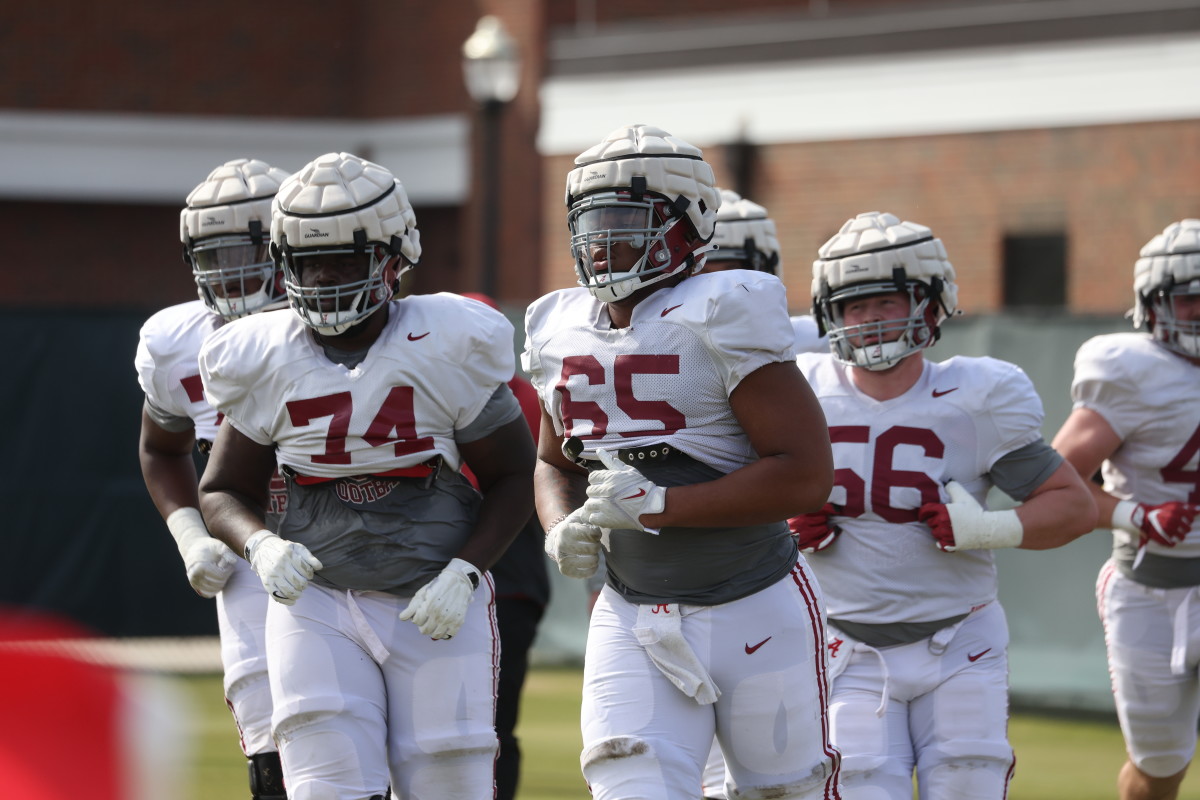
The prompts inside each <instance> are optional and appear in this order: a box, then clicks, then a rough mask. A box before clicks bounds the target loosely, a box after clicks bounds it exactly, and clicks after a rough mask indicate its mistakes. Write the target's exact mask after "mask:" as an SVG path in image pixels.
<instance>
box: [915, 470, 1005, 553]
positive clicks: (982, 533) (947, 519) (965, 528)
mask: <svg viewBox="0 0 1200 800" xmlns="http://www.w3.org/2000/svg"><path fill="white" fill-rule="evenodd" d="M946 491H947V492H948V493H949V495H950V501H949V502H947V503H944V504H943V503H926V504H925V505H923V506H921V510H920V511H918V512H917V514H918V516H919V517H920V518H921V521H922V522H924V523H925V524H926V525H928V526H929V530H930V531H931V532H932V533H933V538H934V539H935V540H937V546H938V549H939V550H944V551H946V552H947V553H953V552H954V551H955V550H996V549H998V548H1001V547H1017V546H1019V545H1020V544H1021V541H1022V540H1023V539H1024V538H1025V528H1024V526H1022V525H1021V519H1020V518H1019V517H1018V516H1017V512H1016V511H1015V510H1014V509H1011V508H1009V509H1005V510H1003V511H985V510H984V508H983V506H981V505H979V501H977V500H976V499H975V498H974V497H972V496H971V493H970V492H968V491H967V490H966V489H965V488H963V485H962V484H961V483H959V482H958V481H950V482H949V483H947V484H946Z"/></svg>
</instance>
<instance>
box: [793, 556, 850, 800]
mask: <svg viewBox="0 0 1200 800" xmlns="http://www.w3.org/2000/svg"><path fill="white" fill-rule="evenodd" d="M792 580H793V581H795V583H796V588H798V589H799V590H800V596H801V597H803V598H804V604H805V606H806V607H807V608H808V622H809V625H810V626H811V627H812V635H813V641H814V642H815V643H816V647H815V648H813V652H814V655H815V658H814V667H815V670H816V674H817V687H818V689H819V690H820V696H821V747H822V749H823V750H824V751H825V755H826V756H828V757H829V759H830V761H831V763H832V764H833V772H831V773H830V775H829V778H828V779H827V780H826V781H825V800H839V798H840V797H841V794H840V793H839V792H838V788H837V787H838V776H839V775H840V774H841V769H842V755H841V753H839V752H838V750H837V748H835V747H834V746H833V743H832V741H831V740H830V736H829V696H830V687H829V673H828V660H827V659H826V658H825V621H824V620H823V619H822V612H821V603H820V601H819V600H818V599H817V592H816V590H815V589H814V588H813V585H812V581H811V579H810V578H809V576H808V573H807V572H805V570H804V568H803V567H801V565H800V563H799V562H797V563H796V565H795V566H794V567H792Z"/></svg>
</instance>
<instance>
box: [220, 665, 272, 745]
mask: <svg viewBox="0 0 1200 800" xmlns="http://www.w3.org/2000/svg"><path fill="white" fill-rule="evenodd" d="M225 699H226V702H227V703H228V705H229V709H230V710H231V711H232V712H233V718H234V720H235V721H236V722H237V726H238V730H240V731H241V733H242V746H243V747H245V748H246V750H245V752H246V753H247V754H249V753H257V752H259V751H260V750H264V749H266V748H268V747H273V746H274V743H273V741H272V739H271V684H270V682H269V681H268V680H267V673H265V672H256V673H254V674H251V675H246V676H244V677H242V678H240V679H238V680H236V681H234V682H233V683H231V684H230V685H229V688H227V689H226V690H225Z"/></svg>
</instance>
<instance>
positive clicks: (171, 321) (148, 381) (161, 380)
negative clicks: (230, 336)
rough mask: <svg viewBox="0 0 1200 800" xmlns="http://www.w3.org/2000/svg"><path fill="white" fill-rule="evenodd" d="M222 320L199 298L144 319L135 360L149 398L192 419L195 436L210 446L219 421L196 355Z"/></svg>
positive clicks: (166, 409)
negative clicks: (210, 401) (204, 383)
mask: <svg viewBox="0 0 1200 800" xmlns="http://www.w3.org/2000/svg"><path fill="white" fill-rule="evenodd" d="M222 322H223V320H222V319H221V317H220V316H219V315H217V314H214V313H213V312H211V311H209V310H208V307H207V306H205V305H204V303H203V302H201V301H200V300H193V301H191V302H190V303H180V304H179V305H175V306H169V307H167V308H164V309H163V310H162V311H159V312H157V313H156V314H154V315H153V316H152V317H150V319H148V320H146V323H145V324H144V325H143V326H142V330H141V334H140V336H139V338H138V347H137V355H136V356H134V365H135V366H136V367H137V372H138V383H139V384H141V387H142V391H143V392H145V393H146V397H147V399H149V400H150V402H151V403H153V404H154V405H155V406H157V407H158V408H161V409H162V410H163V411H166V412H167V413H169V414H171V415H173V416H176V417H188V418H190V419H191V420H192V422H193V423H194V424H195V426H196V438H197V439H207V440H208V441H210V442H211V441H213V440H214V439H215V438H216V437H217V424H218V422H219V417H218V416H217V410H216V409H215V408H213V407H212V406H211V405H209V403H208V401H207V400H205V399H204V387H203V385H202V384H201V381H200V366H199V363H198V356H199V353H200V346H201V345H202V344H204V340H205V339H207V338H208V336H209V335H210V334H211V333H212V332H213V331H215V330H217V329H218V328H219V327H221V324H222Z"/></svg>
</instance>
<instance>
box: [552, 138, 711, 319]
mask: <svg viewBox="0 0 1200 800" xmlns="http://www.w3.org/2000/svg"><path fill="white" fill-rule="evenodd" d="M575 165H576V166H575V169H573V170H571V172H570V173H569V174H568V175H567V193H566V195H567V196H566V200H567V209H568V210H567V226H568V227H569V228H570V231H571V254H572V255H573V256H574V257H575V271H576V273H577V274H578V275H579V285H580V286H586V287H587V289H588V291H590V292H591V293H592V296H593V297H595V298H596V299H597V300H599V301H601V302H603V303H612V302H615V301H617V300H621V299H623V298H625V297H628V296H629V295H631V294H632V293H633V292H635V291H637V290H638V289H640V288H642V287H644V286H650V285H652V284H655V283H658V282H659V281H662V280H665V279H666V278H669V277H670V276H672V275H675V274H678V273H679V272H681V271H683V270H688V271H689V274H695V273H696V272H698V271H699V270H700V269H701V268H702V267H703V265H704V261H703V255H704V253H705V252H707V251H708V250H709V249H711V248H710V247H709V246H708V242H709V241H710V240H711V239H712V237H713V226H714V224H715V223H716V217H717V209H718V208H719V207H720V205H721V197H720V194H719V193H718V192H717V188H716V182H715V179H714V176H713V170H712V167H711V166H709V164H708V163H707V162H706V161H704V157H703V154H702V153H701V152H700V149H699V148H697V147H693V146H692V145H690V144H688V143H687V142H685V141H683V140H682V139H677V138H676V137H674V136H672V135H671V134H669V133H667V132H666V131H664V130H662V129H660V128H655V127H653V126H650V125H627V126H625V127H622V128H618V129H617V130H615V131H613V132H612V133H610V134H609V135H608V136H606V137H604V141H602V142H600V144H598V145H596V146H595V147H592V148H590V149H589V150H587V151H585V152H584V153H582V154H581V155H580V156H579V157H578V158H576V159H575ZM615 245H620V246H623V247H616V248H614V246H615ZM627 248H631V249H632V251H633V253H635V254H636V257H632V258H631V257H629V250H628V249H627ZM623 261H624V262H629V263H622V262H623Z"/></svg>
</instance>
